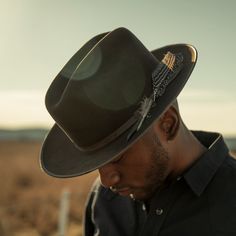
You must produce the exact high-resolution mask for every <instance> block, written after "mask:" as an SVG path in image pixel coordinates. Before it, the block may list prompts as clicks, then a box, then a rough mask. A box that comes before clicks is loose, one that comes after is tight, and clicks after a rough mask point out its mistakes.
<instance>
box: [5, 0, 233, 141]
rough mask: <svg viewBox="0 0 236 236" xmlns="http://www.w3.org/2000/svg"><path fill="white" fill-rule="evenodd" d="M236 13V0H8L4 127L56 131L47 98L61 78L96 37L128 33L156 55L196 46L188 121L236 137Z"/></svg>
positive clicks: (185, 103)
mask: <svg viewBox="0 0 236 236" xmlns="http://www.w3.org/2000/svg"><path fill="white" fill-rule="evenodd" d="M235 11H236V1H234V0H198V1H196V0H165V1H163V0H161V1H160V0H145V1H144V0H143V1H141V0H129V1H128V0H126V1H125V0H119V1H115V0H99V1H95V0H94V1H92V0H90V1H89V0H67V1H66V0H64V1H62V0H50V1H48V0H40V1H39V0H0V29H1V32H0V34H1V37H0V69H1V77H0V109H1V115H0V128H11V129H16V128H30V127H43V128H50V127H51V126H52V125H53V123H54V121H53V119H52V118H51V117H50V115H49V114H48V113H47V111H46V108H45V105H44V96H45V93H46V91H47V89H48V87H49V85H50V83H51V82H52V81H53V79H54V78H55V76H56V75H57V74H58V73H59V71H60V70H61V69H62V67H63V66H64V65H65V63H66V62H67V61H68V60H69V59H70V57H71V56H72V55H73V54H74V53H75V52H76V51H77V50H78V49H79V48H80V47H81V46H82V45H83V44H84V43H85V42H86V41H88V40H89V39H90V38H92V37H93V36H95V35H97V34H100V33H102V32H107V31H112V30H114V29H115V28H118V27H121V26H123V27H126V28H128V29H129V30H131V31H132V32H133V33H134V34H135V35H136V36H137V37H138V38H139V39H140V40H141V41H142V42H143V44H144V45H145V46H146V47H147V48H148V49H149V50H153V49H156V48H159V47H162V46H165V45H168V44H175V43H189V44H192V45H194V46H195V47H196V48H197V50H198V62H197V65H196V67H195V69H194V72H193V73H192V75H191V78H190V79H189V81H188V83H187V85H186V86H185V88H184V89H183V91H182V92H181V94H180V96H179V98H178V100H179V105H180V111H181V114H182V118H183V120H184V121H185V123H186V125H187V126H188V127H189V128H190V129H198V130H199V129H200V130H209V131H217V132H220V133H222V134H224V135H227V136H232V135H236V125H235V123H236V93H235V90H236V82H235V81H236V80H235V68H236V58H235V55H236V44H235V42H236V29H235V22H236V14H235Z"/></svg>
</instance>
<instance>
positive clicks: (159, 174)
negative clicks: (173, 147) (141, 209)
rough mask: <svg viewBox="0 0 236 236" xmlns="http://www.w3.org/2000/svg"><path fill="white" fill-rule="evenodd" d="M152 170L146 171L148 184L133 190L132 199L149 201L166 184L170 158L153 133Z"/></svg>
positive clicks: (151, 141) (150, 144)
mask: <svg viewBox="0 0 236 236" xmlns="http://www.w3.org/2000/svg"><path fill="white" fill-rule="evenodd" d="M149 150H150V154H149V157H150V163H151V164H150V168H149V169H148V170H147V171H146V175H145V179H146V184H145V186H144V187H142V188H137V189H135V188H134V189H133V193H132V194H131V198H133V199H137V200H142V201H143V200H144V201H146V200H148V199H150V198H151V197H152V196H153V195H154V193H155V192H156V191H158V190H159V189H161V188H162V187H164V186H165V184H166V179H167V176H168V170H169V156H168V153H167V151H166V150H165V149H164V148H163V146H162V145H161V143H160V141H159V139H158V137H157V136H156V135H155V134H154V133H153V135H152V139H151V140H150V141H149Z"/></svg>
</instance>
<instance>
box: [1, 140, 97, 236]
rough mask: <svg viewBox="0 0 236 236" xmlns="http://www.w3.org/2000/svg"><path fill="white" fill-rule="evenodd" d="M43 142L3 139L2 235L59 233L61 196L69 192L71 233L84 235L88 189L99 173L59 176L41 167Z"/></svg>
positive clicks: (69, 230) (31, 235) (72, 235)
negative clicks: (70, 177) (51, 175)
mask: <svg viewBox="0 0 236 236" xmlns="http://www.w3.org/2000/svg"><path fill="white" fill-rule="evenodd" d="M40 147H41V143H40V142H17V141H1V142H0V173H1V175H0V176H1V178H0V186H1V191H0V236H1V235H4V236H15V235H17V236H38V235H43V236H47V235H52V236H54V235H58V222H59V220H58V219H59V212H60V210H59V209H60V200H61V196H62V195H63V193H65V192H69V214H68V226H67V230H66V232H67V234H66V235H69V236H74V235H77V236H80V235H82V224H81V223H82V216H83V211H84V205H85V201H86V196H87V193H88V191H89V189H90V187H91V184H92V182H93V180H94V179H95V178H96V176H97V173H95V172H93V173H91V174H88V175H85V176H81V177H77V178H72V179H57V178H53V177H50V176H47V175H46V174H44V173H43V172H42V171H41V169H40V167H39V161H38V157H39V152H40Z"/></svg>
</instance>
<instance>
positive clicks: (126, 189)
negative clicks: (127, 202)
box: [111, 187, 131, 196]
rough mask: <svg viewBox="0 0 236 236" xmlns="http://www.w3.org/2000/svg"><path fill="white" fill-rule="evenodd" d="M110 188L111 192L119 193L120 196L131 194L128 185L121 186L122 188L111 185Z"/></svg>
mask: <svg viewBox="0 0 236 236" xmlns="http://www.w3.org/2000/svg"><path fill="white" fill-rule="evenodd" d="M111 190H112V191H113V192H116V193H119V194H120V195H122V196H128V195H130V194H131V188H129V187H122V188H116V187H112V188H111Z"/></svg>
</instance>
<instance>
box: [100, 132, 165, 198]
mask: <svg viewBox="0 0 236 236" xmlns="http://www.w3.org/2000/svg"><path fill="white" fill-rule="evenodd" d="M168 169H169V157H168V155H167V152H166V151H165V150H164V148H163V147H162V146H161V144H160V142H159V140H158V138H157V136H156V135H155V133H154V131H153V130H152V129H151V130H149V131H148V132H147V133H146V134H145V135H144V136H143V137H142V138H141V139H139V140H138V141H137V142H136V143H135V144H134V145H132V146H131V148H129V149H128V150H127V151H126V152H125V153H123V154H122V155H121V156H119V157H118V158H116V159H115V160H114V161H112V162H110V163H108V164H106V165H104V166H103V167H101V168H99V174H100V178H101V182H102V184H103V185H104V186H105V187H107V188H109V187H110V188H111V189H112V190H113V191H115V192H117V193H119V194H120V195H123V196H128V195H131V194H132V196H133V197H134V198H135V199H138V200H147V199H149V198H150V197H151V196H152V194H153V193H154V192H155V190H156V189H157V188H158V187H160V186H161V185H162V184H163V183H164V181H165V179H166V177H167V175H168Z"/></svg>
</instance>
